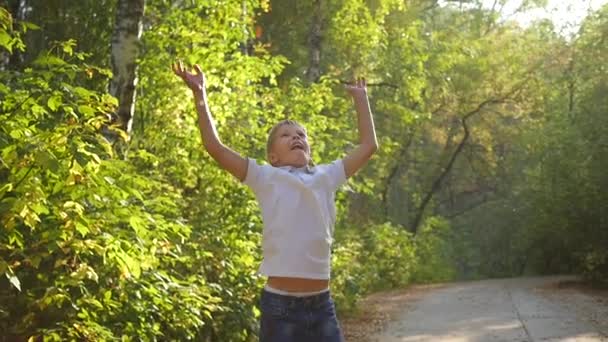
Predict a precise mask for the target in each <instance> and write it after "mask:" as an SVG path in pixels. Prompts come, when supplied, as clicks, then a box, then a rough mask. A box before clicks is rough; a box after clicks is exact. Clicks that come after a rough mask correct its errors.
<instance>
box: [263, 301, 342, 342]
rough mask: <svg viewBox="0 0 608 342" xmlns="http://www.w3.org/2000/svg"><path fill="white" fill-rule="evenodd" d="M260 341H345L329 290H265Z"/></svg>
mask: <svg viewBox="0 0 608 342" xmlns="http://www.w3.org/2000/svg"><path fill="white" fill-rule="evenodd" d="M260 304H261V305H260V306H261V309H262V318H261V322H260V342H344V337H343V336H342V332H341V329H340V325H339V324H338V319H337V318H336V311H335V307H334V301H333V299H332V298H331V295H330V294H329V291H327V292H323V293H321V294H318V295H313V296H310V297H293V296H283V295H280V294H276V293H272V292H268V291H266V290H262V299H261V303H260Z"/></svg>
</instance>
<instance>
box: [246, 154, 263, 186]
mask: <svg viewBox="0 0 608 342" xmlns="http://www.w3.org/2000/svg"><path fill="white" fill-rule="evenodd" d="M263 182H264V168H263V167H262V166H261V165H259V164H258V163H257V162H256V160H255V159H252V158H247V175H245V179H244V180H243V184H245V185H247V186H248V187H250V188H251V189H252V190H253V191H257V190H258V189H259V188H260V187H261V186H262V184H263Z"/></svg>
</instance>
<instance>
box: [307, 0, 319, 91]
mask: <svg viewBox="0 0 608 342" xmlns="http://www.w3.org/2000/svg"><path fill="white" fill-rule="evenodd" d="M313 6H314V7H313V11H312V21H311V24H310V35H309V36H308V44H309V46H310V61H309V65H308V70H306V78H307V79H308V81H309V82H310V83H313V82H317V81H318V80H319V78H320V77H321V39H322V31H323V17H322V13H321V0H315V1H314V2H313Z"/></svg>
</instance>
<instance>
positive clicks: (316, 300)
mask: <svg viewBox="0 0 608 342" xmlns="http://www.w3.org/2000/svg"><path fill="white" fill-rule="evenodd" d="M330 299H331V294H330V293H329V290H327V291H325V292H322V293H319V294H316V295H312V296H306V297H295V296H286V295H281V294H277V293H272V292H269V291H267V290H265V289H264V290H262V300H268V301H271V302H275V303H281V304H283V305H286V306H288V307H306V308H318V307H320V306H322V305H323V304H325V303H327V302H328V301H329V300H330Z"/></svg>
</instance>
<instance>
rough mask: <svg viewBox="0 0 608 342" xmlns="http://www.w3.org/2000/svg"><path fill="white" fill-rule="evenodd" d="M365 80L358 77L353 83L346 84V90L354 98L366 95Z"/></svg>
mask: <svg viewBox="0 0 608 342" xmlns="http://www.w3.org/2000/svg"><path fill="white" fill-rule="evenodd" d="M366 86H367V82H366V81H365V78H358V79H357V80H356V81H355V83H353V84H347V85H346V87H345V88H346V91H347V92H348V93H349V94H350V95H351V96H352V97H354V98H360V97H367V87H366Z"/></svg>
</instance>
